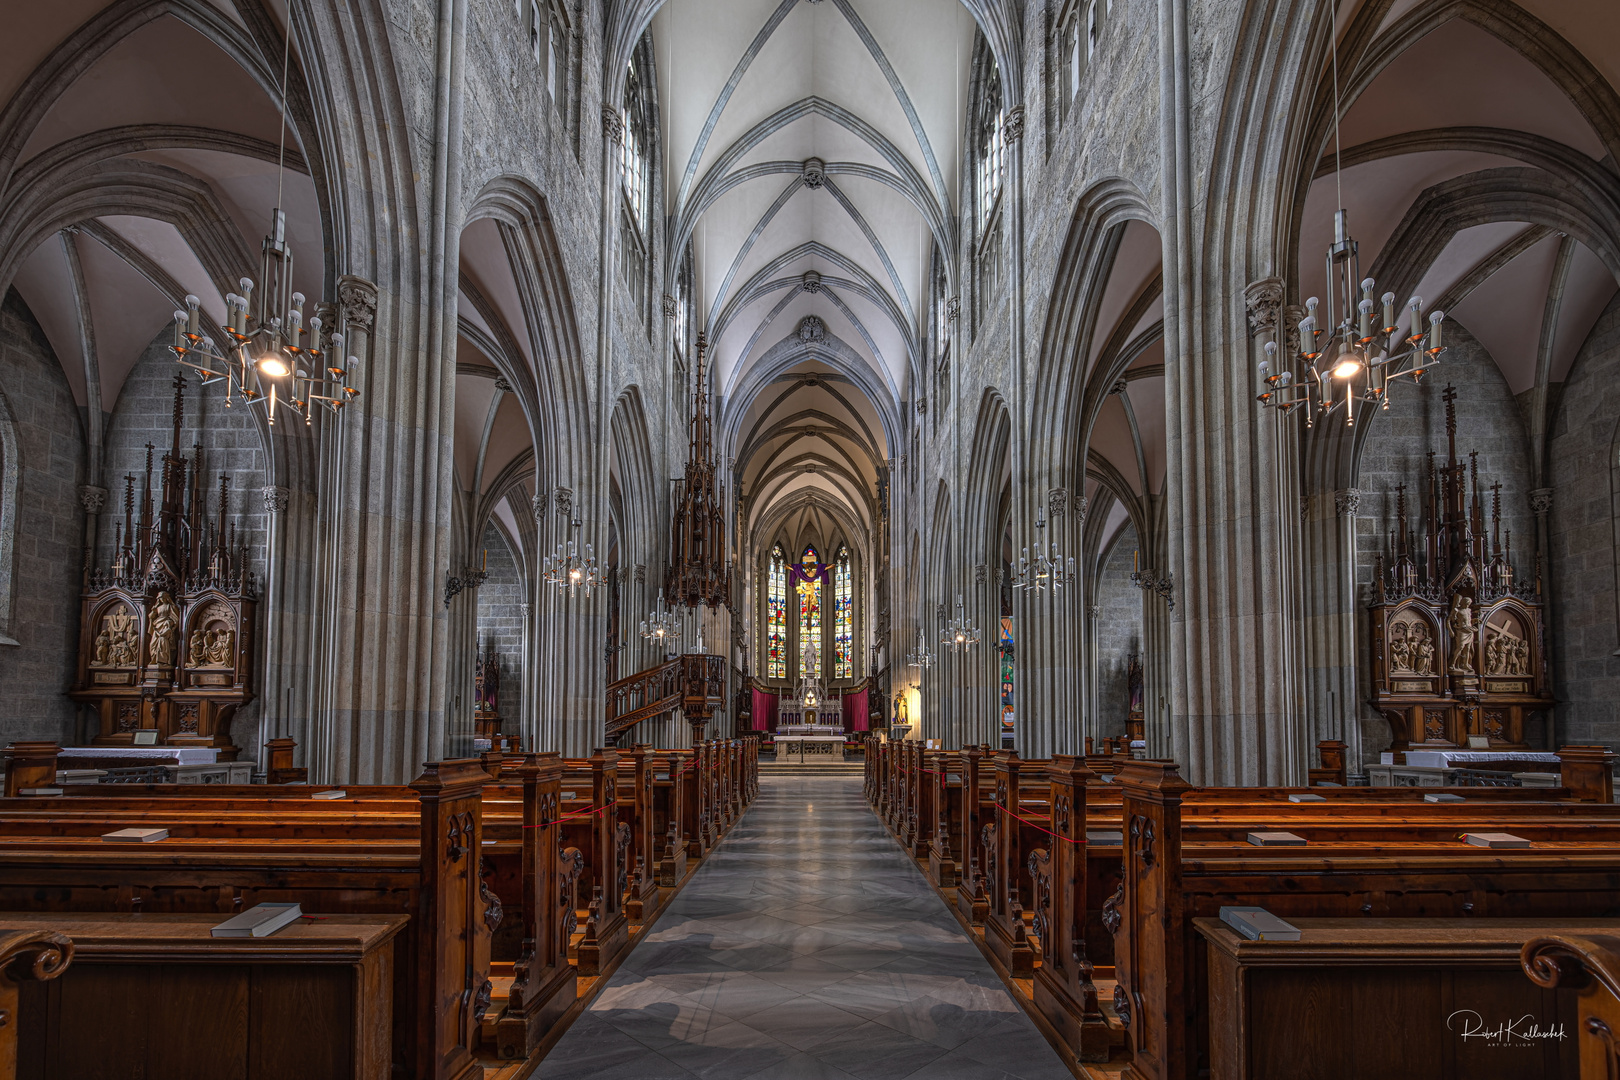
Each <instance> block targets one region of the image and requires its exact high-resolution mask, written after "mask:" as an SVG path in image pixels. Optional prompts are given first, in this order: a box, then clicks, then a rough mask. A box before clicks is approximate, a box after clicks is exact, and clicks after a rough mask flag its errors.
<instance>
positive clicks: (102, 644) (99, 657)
mask: <svg viewBox="0 0 1620 1080" xmlns="http://www.w3.org/2000/svg"><path fill="white" fill-rule="evenodd" d="M111 653H112V635H111V634H109V633H108V632H107V624H106V623H105V622H103V623H102V624H101V633H99V634H97V635H96V658H95V659H94V660H92V661H91V662H90V666H91V667H106V666H107V665H108V662H109V661H108V659H107V657H108V656H109V655H110V654H111Z"/></svg>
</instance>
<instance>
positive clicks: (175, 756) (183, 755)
mask: <svg viewBox="0 0 1620 1080" xmlns="http://www.w3.org/2000/svg"><path fill="white" fill-rule="evenodd" d="M72 758H103V759H111V758H128V759H129V764H130V767H131V768H137V767H139V766H140V764H141V763H142V762H150V763H151V764H153V765H212V764H214V762H216V761H218V760H219V751H218V750H217V749H215V748H214V747H212V746H69V747H64V748H63V750H62V752H61V753H60V754H58V755H56V760H57V761H59V762H62V761H67V760H70V759H72Z"/></svg>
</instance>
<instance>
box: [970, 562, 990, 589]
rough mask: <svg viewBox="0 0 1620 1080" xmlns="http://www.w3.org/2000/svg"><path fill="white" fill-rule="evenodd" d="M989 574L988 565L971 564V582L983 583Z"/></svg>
mask: <svg viewBox="0 0 1620 1080" xmlns="http://www.w3.org/2000/svg"><path fill="white" fill-rule="evenodd" d="M989 576H990V567H989V566H988V565H986V564H985V563H975V564H974V566H973V584H975V585H983V584H984V583H985V581H986V580H987V579H988V578H989Z"/></svg>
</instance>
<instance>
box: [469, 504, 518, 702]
mask: <svg viewBox="0 0 1620 1080" xmlns="http://www.w3.org/2000/svg"><path fill="white" fill-rule="evenodd" d="M482 545H483V550H485V551H488V552H489V563H488V571H489V577H488V578H486V579H485V581H484V584H483V585H482V586H480V587H479V589H478V643H479V645H480V646H481V647H488V646H489V645H491V644H493V645H494V646H495V652H496V655H498V656H499V657H500V658H501V692H500V699H499V704H500V709H501V716H502V718H503V719H504V720H505V721H506V723H505V724H504V725H503V726H502V730H503V731H507V732H516V731H517V730H518V727H517V720H518V717H519V716H520V715H521V713H520V709H521V708H522V704H523V701H522V695H523V620H524V618H525V616H524V614H523V582H522V581H521V580H520V578H519V576H518V567H517V563H516V562H515V561H513V559H512V551H511V549H510V548H508V547H507V546H506V539H505V538H504V537H503V536H502V535H501V532H500V530H499V529H497V528H496V527H495V526H494V525H490V526H488V527H487V528H485V529H484V536H483V540H482ZM469 692H470V691H469Z"/></svg>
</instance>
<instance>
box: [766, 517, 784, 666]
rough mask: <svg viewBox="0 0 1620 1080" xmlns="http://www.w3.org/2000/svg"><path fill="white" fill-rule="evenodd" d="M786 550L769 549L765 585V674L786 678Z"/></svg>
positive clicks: (777, 547) (778, 547)
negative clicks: (769, 567) (768, 569)
mask: <svg viewBox="0 0 1620 1080" xmlns="http://www.w3.org/2000/svg"><path fill="white" fill-rule="evenodd" d="M787 657H788V626H787V552H785V551H783V550H782V545H781V544H777V545H776V546H775V547H773V548H772V549H771V569H770V577H769V579H768V581H767V583H766V589H765V677H766V678H767V679H785V678H787V667H788V664H787Z"/></svg>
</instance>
